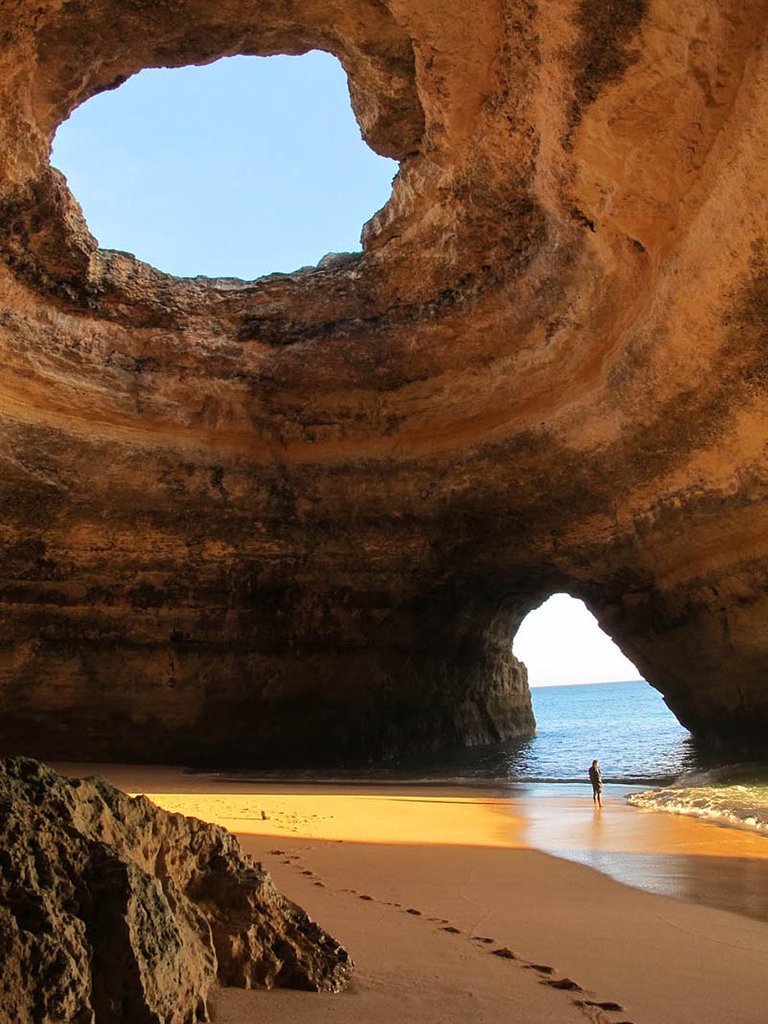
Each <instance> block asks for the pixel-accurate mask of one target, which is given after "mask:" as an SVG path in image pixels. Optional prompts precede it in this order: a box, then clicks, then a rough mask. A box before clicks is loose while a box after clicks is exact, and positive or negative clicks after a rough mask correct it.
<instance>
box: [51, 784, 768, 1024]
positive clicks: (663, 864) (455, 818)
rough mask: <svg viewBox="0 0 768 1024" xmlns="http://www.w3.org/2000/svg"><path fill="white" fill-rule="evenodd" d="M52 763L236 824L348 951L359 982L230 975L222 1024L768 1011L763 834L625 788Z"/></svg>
mask: <svg viewBox="0 0 768 1024" xmlns="http://www.w3.org/2000/svg"><path fill="white" fill-rule="evenodd" d="M57 767H58V768H59V769H60V770H64V771H68V772H70V773H71V774H94V773H98V774H103V775H105V776H106V777H107V778H109V779H111V781H113V782H114V783H115V784H116V785H118V786H120V787H121V788H123V789H125V790H126V791H128V792H132V793H136V792H143V793H146V794H147V795H148V796H150V797H151V798H152V799H153V800H155V801H156V802H157V803H158V804H160V805H161V806H163V807H166V808H168V809H169V810H174V811H180V812H182V813H185V814H192V815H194V816H196V817H200V818H202V819H204V820H207V821H216V822H218V823H219V824H222V825H224V826H225V827H227V828H229V829H231V830H232V831H234V832H236V833H237V834H238V835H239V836H240V839H241V842H242V844H243V846H244V848H245V849H246V850H247V851H248V852H249V853H251V854H252V855H253V856H255V857H256V858H257V859H259V860H261V861H262V862H263V863H264V865H265V867H267V868H268V869H269V871H270V872H271V873H272V875H273V877H274V879H275V882H276V884H277V886H278V888H280V889H281V891H283V892H284V893H285V894H286V895H288V896H289V897H290V898H292V899H294V900H296V901H297V902H298V903H300V904H301V905H302V906H304V907H305V908H306V909H307V911H308V912H309V913H310V914H311V915H312V916H313V917H314V918H315V919H316V920H318V921H319V922H320V924H322V925H323V926H324V927H325V928H327V929H328V930H329V931H330V932H331V933H332V934H334V935H335V936H336V937H337V938H338V939H339V940H340V941H341V942H343V943H344V944H345V945H346V946H347V948H348V949H349V950H350V952H351V954H352V956H353V958H354V960H355V962H356V964H357V971H356V974H355V981H354V983H353V985H352V987H351V989H350V990H349V991H348V992H346V993H343V994H341V995H337V996H327V995H315V994H310V993H300V992H286V991H279V992H269V993H264V992H243V991H236V990H222V991H220V992H219V993H218V994H217V996H216V998H215V1011H216V1014H217V1018H216V1019H217V1020H218V1021H219V1022H220V1024H256V1022H257V1021H259V1022H264V1024H288V1022H289V1021H290V1022H298V1024H301V1022H304V1021H306V1022H312V1024H314V1022H324V1021H329V1022H338V1024H366V1022H371V1024H379V1022H382V1024H383V1022H385V1021H386V1022H388V1024H389V1022H392V1021H393V1020H394V1021H403V1022H408V1021H419V1022H420V1024H450V1022H456V1024H458V1022H461V1024H464V1022H466V1024H470V1022H472V1024H501V1022H505V1024H517V1022H520V1024H522V1022H525V1024H538V1022H542V1024H543V1022H550V1021H552V1022H556V1024H561V1022H562V1024H567V1022H571V1021H579V1022H583V1021H585V1020H588V1021H593V1022H595V1024H605V1022H609V1021H611V1022H614V1024H620V1022H622V1021H629V1022H632V1024H710V1022H711V1024H730V1022H733V1024H764V1022H765V1021H766V1019H767V1015H766V1009H765V1007H766V1004H767V1002H768V998H767V997H768V983H767V982H766V970H765V965H766V963H768V921H767V920H766V918H767V917H768V914H766V913H765V907H766V899H768V897H767V896H766V888H767V886H766V878H768V874H767V873H766V871H767V869H768V841H766V839H764V838H763V837H760V836H752V835H749V834H747V833H742V832H737V831H735V830H730V829H723V828H718V827H716V826H713V825H709V824H706V823H703V822H697V821H693V820H689V819H685V818H678V817H675V816H672V815H666V814H660V813H650V812H642V811H638V810H636V809H634V808H630V807H628V806H626V805H625V804H624V802H623V798H622V797H621V796H615V797H613V796H608V798H607V799H606V806H605V808H604V809H603V811H602V812H593V809H592V805H591V801H590V799H589V797H588V795H585V794H584V793H582V792H580V791H577V792H571V793H565V794H560V793H558V794H556V795H554V796H552V795H549V796H547V795H543V794H541V793H537V792H536V789H535V787H533V788H527V789H525V790H523V791H522V792H520V793H519V794H517V795H514V796H513V797H511V798H510V797H508V796H506V795H502V794H498V795H496V794H493V793H491V792H489V791H488V790H471V789H453V788H451V789H441V788H438V787H428V788H415V787H409V786H400V787H392V786H387V787H377V786H369V785H359V786H358V785H355V786H335V785H334V786H329V785H315V786H311V785H276V784H260V783H259V784H256V783H230V782H225V781H220V780H214V779H210V778H206V777H203V776H194V775H185V774H183V773H181V772H180V771H178V770H175V769H169V768H147V767H121V766H114V765H110V766H92V765H91V766H75V765H66V766H65V765H59V766H57ZM577 789H578V788H577ZM262 812H264V815H265V816H266V818H262ZM534 847H538V848H534ZM541 850H549V851H552V852H554V851H557V853H558V855H559V856H558V857H554V856H551V855H549V854H548V853H545V852H541ZM563 858H568V859H563ZM587 865H591V866H587ZM593 867H598V868H600V872H598V871H595V870H593ZM603 871H605V872H608V873H609V874H611V875H613V877H609V876H608V874H604V873H601V872H603ZM617 878H619V879H621V880H622V881H624V882H629V881H632V882H633V883H634V885H642V886H644V887H645V891H644V890H643V889H639V888H635V887H630V886H628V885H626V884H621V882H620V881H617V880H616V879H617ZM659 893H664V895H659ZM722 906H730V907H735V908H737V909H742V908H743V909H744V913H734V912H732V910H723V909H720V907H722ZM748 914H749V915H751V916H747V915H748ZM761 917H762V919H759V918H761ZM486 940H487V941H486ZM499 950H501V951H503V950H507V951H508V953H513V954H514V958H512V957H510V956H508V955H499V954H498V952H497V951H499ZM553 982H554V983H555V984H554V985H553V984H552V983H553ZM561 986H562V987H561ZM598 1004H602V1006H600V1005H598ZM611 1006H618V1007H620V1009H611V1008H610V1007H611Z"/></svg>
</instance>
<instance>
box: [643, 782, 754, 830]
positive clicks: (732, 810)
mask: <svg viewBox="0 0 768 1024" xmlns="http://www.w3.org/2000/svg"><path fill="white" fill-rule="evenodd" d="M713 774H717V775H719V776H720V777H721V778H733V771H732V770H725V769H723V770H722V771H721V770H718V772H717V773H708V776H709V777H708V781H710V782H712V781H713V780H712V778H711V776H712V775H713ZM762 774H763V773H761V775H762ZM763 777H764V775H763ZM686 781H691V780H690V779H689V780H686ZM627 801H628V802H629V803H630V804H632V806H633V807H639V808H641V809H642V810H649V811H667V812H668V813H670V814H687V815H689V816H691V817H694V818H701V819H704V820H705V821H710V822H713V823H714V824H717V825H728V826H730V827H732V828H741V829H746V830H747V831H750V832H757V833H759V834H761V835H766V836H768V784H766V783H764V782H762V781H760V782H757V783H754V782H753V783H752V784H751V785H739V784H731V785H706V786H701V785H698V786H690V785H689V786H681V785H679V784H676V785H675V786H670V787H669V788H666V789H652V790H647V791H646V792H644V793H633V794H631V795H630V796H628V797H627Z"/></svg>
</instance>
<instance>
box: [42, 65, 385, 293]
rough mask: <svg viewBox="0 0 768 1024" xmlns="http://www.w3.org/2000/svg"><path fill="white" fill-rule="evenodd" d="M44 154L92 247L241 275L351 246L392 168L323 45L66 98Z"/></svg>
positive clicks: (162, 265)
mask: <svg viewBox="0 0 768 1024" xmlns="http://www.w3.org/2000/svg"><path fill="white" fill-rule="evenodd" d="M52 162H53V164H54V166H56V167H58V168H59V169H60V170H61V171H63V172H64V174H65V175H66V177H67V179H68V181H69V187H70V189H71V190H72V192H73V193H74V195H75V196H76V197H77V199H78V200H79V202H80V205H81V206H82V207H83V211H84V213H85V217H86V220H87V221H88V225H89V227H90V229H91V231H92V232H93V234H94V235H95V236H96V237H97V239H98V240H99V243H100V245H101V246H102V248H106V249H124V250H127V251H128V252H132V253H134V254H135V255H137V256H138V257H139V258H140V259H143V260H145V261H147V262H148V263H151V264H153V265H154V266H156V267H158V268H159V269H160V270H165V271H168V272H169V273H173V274H177V275H179V276H194V275H196V274H207V275H209V276H234V277H243V278H253V277H259V276H261V275H262V274H269V273H272V272H274V271H290V270H295V269H297V268H298V267H300V266H305V265H307V264H314V263H316V262H317V261H318V260H319V259H320V258H321V257H322V256H324V255H325V253H327V252H347V251H354V250H356V249H359V248H360V244H359V239H360V230H361V228H362V226H363V224H364V223H365V222H366V221H367V220H368V219H369V218H370V217H371V216H372V215H373V214H374V213H375V212H376V211H377V210H378V209H380V208H381V207H382V206H383V205H384V204H385V203H386V201H387V199H388V198H389V195H390V192H391V189H392V178H393V177H394V175H395V174H396V173H397V168H398V165H397V162H396V161H394V160H387V159H384V158H383V157H380V156H377V154H375V153H374V152H373V151H372V150H371V149H369V147H368V146H367V145H366V144H365V143H364V142H363V140H362V137H361V135H360V129H359V128H358V125H357V122H356V121H355V117H354V115H353V113H352V108H351V106H350V102H349V93H348V91H347V79H346V75H345V73H344V71H343V69H342V67H341V65H340V64H339V62H338V61H337V60H336V58H335V57H331V56H330V55H329V54H326V53H321V52H319V51H313V52H312V53H309V54H306V55H305V56H303V57H285V56H279V57H268V58H263V57H227V58H224V59H222V60H219V61H216V62H215V63H214V64H209V65H206V66H205V67H199V68H198V67H187V68H176V69H172V70H169V69H148V70H145V71H142V72H140V73H139V74H137V75H134V76H133V78H131V79H129V80H128V81H127V82H126V83H125V84H124V85H122V86H120V88H119V89H116V90H113V91H111V92H105V93H100V94H99V95H98V96H94V97H93V98H92V99H91V100H89V101H88V102H87V103H84V104H83V105H82V106H81V107H79V108H78V109H77V110H75V111H74V113H73V114H72V116H71V117H70V119H69V120H68V121H66V122H64V124H62V125H61V127H60V128H59V130H58V132H57V134H56V139H55V141H54V146H53V153H52Z"/></svg>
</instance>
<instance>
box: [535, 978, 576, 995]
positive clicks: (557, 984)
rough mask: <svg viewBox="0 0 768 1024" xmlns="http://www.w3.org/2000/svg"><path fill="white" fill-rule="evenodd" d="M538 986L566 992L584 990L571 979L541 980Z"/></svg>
mask: <svg viewBox="0 0 768 1024" xmlns="http://www.w3.org/2000/svg"><path fill="white" fill-rule="evenodd" d="M539 984H540V985H549V987H550V988H561V989H565V990H566V991H568V992H583V991H584V989H583V988H582V987H581V985H579V983H578V982H577V981H574V980H573V978H543V979H542V980H541V981H540V982H539Z"/></svg>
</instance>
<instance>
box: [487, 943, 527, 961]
mask: <svg viewBox="0 0 768 1024" xmlns="http://www.w3.org/2000/svg"><path fill="white" fill-rule="evenodd" d="M491 956H500V957H501V958H502V959H503V960H519V959H520V958H519V957H518V955H517V953H513V952H512V950H511V949H510V948H509V946H502V947H501V948H500V949H492V950H491Z"/></svg>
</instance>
